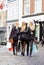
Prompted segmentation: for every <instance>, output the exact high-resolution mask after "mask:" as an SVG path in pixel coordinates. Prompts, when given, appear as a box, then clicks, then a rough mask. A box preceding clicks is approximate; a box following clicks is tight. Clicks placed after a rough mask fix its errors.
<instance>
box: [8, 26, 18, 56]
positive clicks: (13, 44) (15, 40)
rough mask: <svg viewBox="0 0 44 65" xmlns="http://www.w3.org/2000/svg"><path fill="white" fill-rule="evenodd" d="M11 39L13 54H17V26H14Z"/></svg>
mask: <svg viewBox="0 0 44 65" xmlns="http://www.w3.org/2000/svg"><path fill="white" fill-rule="evenodd" d="M9 39H13V43H12V47H13V54H14V55H15V47H16V54H17V42H18V36H17V29H16V26H13V28H12V30H11V33H10V37H9Z"/></svg>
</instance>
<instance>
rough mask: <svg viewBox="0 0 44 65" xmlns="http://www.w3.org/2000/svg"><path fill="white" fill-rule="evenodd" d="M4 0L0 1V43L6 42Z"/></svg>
mask: <svg viewBox="0 0 44 65" xmlns="http://www.w3.org/2000/svg"><path fill="white" fill-rule="evenodd" d="M5 2H6V0H0V42H6V40H7V37H6V36H7V34H6V33H7V23H6V21H7V10H6V4H5Z"/></svg>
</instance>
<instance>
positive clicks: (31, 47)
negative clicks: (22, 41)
mask: <svg viewBox="0 0 44 65" xmlns="http://www.w3.org/2000/svg"><path fill="white" fill-rule="evenodd" d="M32 49H33V40H31V42H30V56H31V54H32ZM28 55H29V42H28V44H27V56H28Z"/></svg>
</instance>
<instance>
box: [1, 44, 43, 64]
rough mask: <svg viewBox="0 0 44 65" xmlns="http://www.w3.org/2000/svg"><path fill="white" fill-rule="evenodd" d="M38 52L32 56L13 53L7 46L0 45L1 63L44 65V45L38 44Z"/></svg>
mask: <svg viewBox="0 0 44 65" xmlns="http://www.w3.org/2000/svg"><path fill="white" fill-rule="evenodd" d="M38 47H39V48H38V53H37V54H33V55H32V57H29V56H21V55H20V54H18V55H17V56H15V55H13V54H12V51H9V50H8V49H7V48H6V47H5V46H3V47H2V46H1V47H0V65H44V47H41V45H40V46H38Z"/></svg>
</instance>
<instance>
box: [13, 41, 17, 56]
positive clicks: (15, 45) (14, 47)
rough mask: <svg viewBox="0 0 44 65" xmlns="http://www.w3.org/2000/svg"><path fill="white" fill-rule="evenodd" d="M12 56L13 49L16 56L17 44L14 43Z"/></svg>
mask: <svg viewBox="0 0 44 65" xmlns="http://www.w3.org/2000/svg"><path fill="white" fill-rule="evenodd" d="M12 46H13V54H14V55H15V49H16V54H17V42H16V44H15V43H13V45H12Z"/></svg>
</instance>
